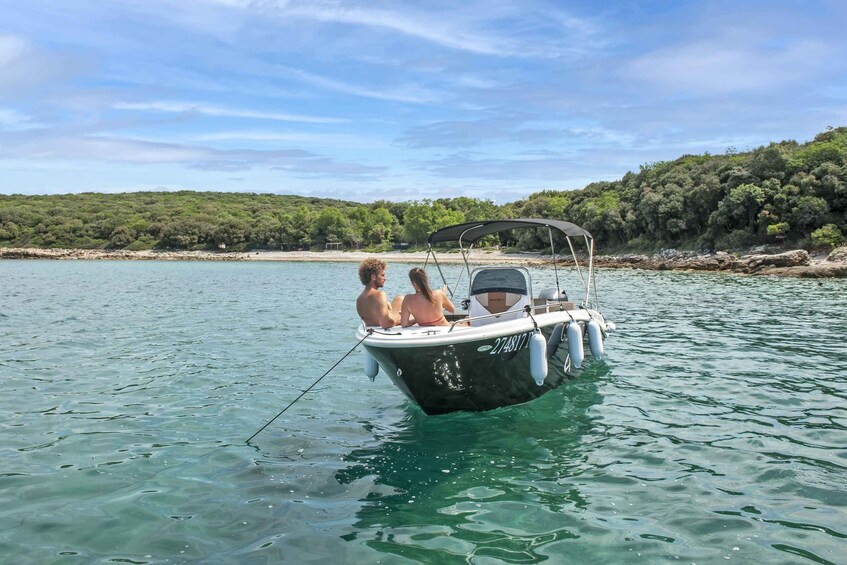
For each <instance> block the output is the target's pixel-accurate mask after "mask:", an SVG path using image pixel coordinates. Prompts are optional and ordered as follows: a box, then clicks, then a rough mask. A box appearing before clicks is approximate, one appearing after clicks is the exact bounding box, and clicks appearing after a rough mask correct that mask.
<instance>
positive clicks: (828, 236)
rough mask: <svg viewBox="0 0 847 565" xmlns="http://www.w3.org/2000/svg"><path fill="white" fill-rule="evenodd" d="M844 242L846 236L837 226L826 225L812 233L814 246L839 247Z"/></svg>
mask: <svg viewBox="0 0 847 565" xmlns="http://www.w3.org/2000/svg"><path fill="white" fill-rule="evenodd" d="M843 242H844V234H842V233H841V230H840V229H838V226H836V225H835V224H826V225H825V226H823V227H821V228H818V229H816V230H815V231H813V232H812V244H814V245H818V246H822V247H838V246H839V245H841V244H842V243H843Z"/></svg>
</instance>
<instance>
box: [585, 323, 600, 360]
mask: <svg viewBox="0 0 847 565" xmlns="http://www.w3.org/2000/svg"><path fill="white" fill-rule="evenodd" d="M586 334H588V348H589V349H590V350H591V355H592V357H594V358H595V359H600V358H601V357H602V356H603V332H602V330H601V329H600V323H599V322H598V321H597V320H591V321H590V322H588V325H587V327H586Z"/></svg>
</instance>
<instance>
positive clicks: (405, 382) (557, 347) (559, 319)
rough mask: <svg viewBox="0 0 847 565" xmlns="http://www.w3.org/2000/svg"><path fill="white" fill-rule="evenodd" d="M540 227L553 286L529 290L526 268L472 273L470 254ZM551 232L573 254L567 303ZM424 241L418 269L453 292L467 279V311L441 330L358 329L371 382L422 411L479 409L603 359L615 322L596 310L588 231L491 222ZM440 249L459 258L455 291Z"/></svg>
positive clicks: (520, 396) (545, 386)
mask: <svg viewBox="0 0 847 565" xmlns="http://www.w3.org/2000/svg"><path fill="white" fill-rule="evenodd" d="M545 228H546V230H547V234H545V235H547V236H548V237H549V241H550V248H551V253H552V257H553V268H554V273H555V283H556V287H554V288H545V289H542V290H540V291H539V292H537V293H536V292H534V289H533V287H532V276H531V273H530V271H529V269H528V268H527V266H480V267H477V268H474V269H471V263H470V255H471V251H472V250H473V248H474V245H475V244H477V243H479V242H480V240H482V239H483V238H485V237H487V236H494V235H495V234H499V233H501V232H506V231H510V230H515V229H533V230H544V229H545ZM554 233H556V234H558V239H560V240H561V239H562V236H564V241H565V243H566V244H567V246H568V248H569V249H570V252H571V255H572V258H573V268H571V269H570V271H571V273H572V274H573V277H572V278H574V279H575V280H576V282H575V283H574V284H577V285H579V286H578V287H577V288H579V293H578V298H577V299H576V300H570V299H569V298H568V295H567V292H566V291H565V290H564V289H563V288H561V287H560V283H559V268H558V263H557V261H556V251H555V248H554ZM427 245H428V252H427V256H426V261H425V262H424V268H426V267H427V266H428V265H429V260H430V258H432V261H433V265H434V267H435V268H436V269H437V270H438V272H439V274H440V275H441V279H442V281H443V282H444V284H445V285H446V287H447V291H448V292H449V294H450V295H451V296H453V297H455V296H456V294H457V288H458V287H459V285H460V283H461V281H462V279H463V278H464V276H465V275H467V298H465V299H464V300H462V301H461V305H462V309H463V311H462V312H461V313H459V309H458V308H457V310H456V311H457V313H455V314H445V317H446V318H447V320H448V322H450V325H447V326H410V327H400V326H394V327H393V328H389V329H383V328H381V327H379V326H366V325H364V323H363V324H362V325H361V326H360V327H359V329H358V330H357V335H356V337H357V339H359V340H360V342H361V343H362V345H363V346H364V349H365V363H364V364H365V373H366V374H367V375H368V376H369V377H371V378H372V379H373V378H374V377H375V376H376V375H377V373H378V371H379V370H380V369H382V371H383V372H384V373H385V374H387V375H388V377H389V378H390V379H391V380H392V382H393V383H394V384H395V385H396V386H397V388H399V389H400V390H401V391H402V392H403V393H404V394H405V395H406V396H407V397H408V398H409V399H410V400H411V401H412V402H414V403H415V404H417V405H418V406H420V408H421V409H422V410H423V411H424V412H425V413H426V414H428V415H436V414H445V413H449V412H456V411H485V410H492V409H495V408H501V407H505V406H511V405H514V404H522V403H525V402H529V401H531V400H533V399H536V398H538V397H540V396H542V395H543V394H545V393H547V392H549V391H551V390H553V389H555V388H557V387H558V386H560V385H562V384H563V383H566V382H568V381H570V380H572V379H574V378H576V377H577V376H578V375H579V373H580V372H581V371H582V370H583V367H584V365H585V364H586V363H590V362H594V361H595V360H597V359H600V358H602V357H603V355H604V346H605V339H606V337H607V336H608V335H609V333H610V332H611V331H613V330H614V329H615V325H614V323H613V322H609V321H607V320H606V319H605V318H604V317H603V315H602V314H601V313H600V310H599V303H598V299H597V285H596V279H595V276H594V239H593V238H592V237H591V234H590V233H589V232H588V231H586V230H584V229H583V228H581V227H579V226H577V225H575V224H573V223H570V222H567V221H563V220H550V219H534V218H520V219H510V220H489V221H479V222H466V223H462V224H457V225H454V226H449V227H445V228H442V229H439V230H436V231H434V232H433V233H432V234H430V236H429V238H428V240H427ZM446 245H452V246H453V248H454V249H455V247H456V246H458V249H459V252H460V253H461V256H462V259H463V267H462V270H461V273H460V275H459V279H458V280H457V281H456V282H455V284H454V285H453V286H452V288H451V286H450V284H449V283H448V281H447V280H446V278H445V276H444V272H443V270H442V268H441V265H440V264H439V262H438V258H437V254H436V250H437V249H438V248H439V246H442V247H443V246H446ZM581 245H584V246H585V248H586V250H587V254H586V256H587V260H586V259H583V264H582V265H581V264H580V260H579V258H578V254H577V251H576V249H578V248H580V247H581ZM575 296H576V295H575ZM453 301H454V303H456V302H457V300H456V299H454V300H453ZM586 357H587V358H586Z"/></svg>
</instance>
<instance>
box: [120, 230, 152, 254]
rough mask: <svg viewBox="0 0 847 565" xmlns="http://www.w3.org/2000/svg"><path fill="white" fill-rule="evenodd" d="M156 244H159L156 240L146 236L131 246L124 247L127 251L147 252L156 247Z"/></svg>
mask: <svg viewBox="0 0 847 565" xmlns="http://www.w3.org/2000/svg"><path fill="white" fill-rule="evenodd" d="M156 243H157V242H156V240H155V239H153V238H152V237H150V236H149V235H147V234H144V235H142V236H141V237H139V238H138V239H136V240H135V241H133V242H132V243H130V244H129V245H127V246H126V247H124V249H126V250H127V251H147V250H149V249H153V248H154V247H156Z"/></svg>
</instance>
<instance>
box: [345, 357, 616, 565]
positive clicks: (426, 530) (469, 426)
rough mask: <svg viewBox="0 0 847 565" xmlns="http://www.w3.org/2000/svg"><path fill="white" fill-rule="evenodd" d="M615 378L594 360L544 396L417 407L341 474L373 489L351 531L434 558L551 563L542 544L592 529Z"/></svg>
mask: <svg viewBox="0 0 847 565" xmlns="http://www.w3.org/2000/svg"><path fill="white" fill-rule="evenodd" d="M607 373H608V368H607V367H606V366H605V365H604V364H602V363H595V364H594V365H593V366H591V367H590V368H588V369H587V370H586V371H585V372H584V374H583V375H582V377H581V378H579V379H577V380H576V381H574V382H573V383H571V384H569V385H566V386H563V387H560V388H559V389H556V390H554V391H552V392H550V393H548V394H546V395H545V396H543V397H541V398H540V399H537V400H535V401H533V402H530V403H527V404H524V405H521V406H515V407H510V408H505V409H499V410H493V411H490V412H484V413H454V414H447V415H444V416H437V417H428V416H425V415H424V414H423V413H422V412H421V411H420V410H418V409H417V408H415V407H412V406H410V407H409V408H408V410H407V412H406V417H405V419H404V420H403V421H402V422H400V423H399V424H398V425H397V426H396V427H395V428H393V429H389V430H383V431H374V432H375V433H376V435H377V438H378V440H379V443H378V445H376V446H373V447H369V448H365V449H357V450H354V451H351V452H350V453H349V455H347V456H346V457H345V459H344V460H345V462H346V463H347V464H348V465H347V466H345V467H344V468H342V469H340V470H339V471H338V472H337V473H336V479H337V480H338V482H339V483H341V484H351V483H356V482H362V481H367V482H369V483H370V484H371V485H372V486H371V488H370V489H369V490H368V493H367V496H366V497H364V498H363V499H362V500H360V502H362V503H363V504H364V505H363V506H362V508H361V509H360V510H359V512H358V513H357V514H356V518H357V521H356V522H355V524H354V527H353V528H352V529H351V531H350V532H348V533H346V534H344V535H343V536H342V537H343V538H344V539H347V540H348V541H353V540H358V541H360V542H362V541H363V542H364V543H366V544H367V545H368V546H370V547H372V548H373V549H377V550H378V551H380V552H386V553H392V554H395V555H400V556H404V557H410V558H415V559H420V560H423V561H432V560H439V561H441V562H443V559H444V558H445V555H451V556H455V557H456V558H457V559H459V558H461V560H464V559H466V558H467V556H468V555H476V556H487V557H491V558H496V559H500V560H504V561H509V562H527V561H540V560H543V559H546V557H545V556H544V555H543V554H542V553H540V552H539V549H540V548H542V547H543V546H545V545H547V544H549V543H551V542H554V541H556V540H561V539H567V538H573V537H577V536H578V535H579V531H580V529H581V528H583V527H584V525H583V524H582V523H581V518H580V514H581V513H582V511H583V510H584V509H585V507H586V500H585V496H584V495H583V493H582V492H581V490H580V487H579V483H578V477H579V476H580V475H581V474H582V473H583V472H584V471H585V470H587V469H589V468H590V464H589V463H588V461H587V460H588V457H589V451H590V450H591V449H592V447H591V444H592V443H593V442H594V441H595V439H596V438H595V439H592V438H591V435H592V433H593V431H594V429H595V428H596V427H597V426H598V415H597V414H596V413H595V412H593V409H594V408H595V407H597V406H598V405H600V404H602V402H603V395H602V394H601V393H600V392H599V389H598V384H597V383H598V382H599V381H602V380H603V379H604V378H605V377H606V376H607ZM599 425H601V426H602V424H599Z"/></svg>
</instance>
